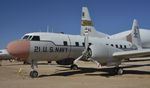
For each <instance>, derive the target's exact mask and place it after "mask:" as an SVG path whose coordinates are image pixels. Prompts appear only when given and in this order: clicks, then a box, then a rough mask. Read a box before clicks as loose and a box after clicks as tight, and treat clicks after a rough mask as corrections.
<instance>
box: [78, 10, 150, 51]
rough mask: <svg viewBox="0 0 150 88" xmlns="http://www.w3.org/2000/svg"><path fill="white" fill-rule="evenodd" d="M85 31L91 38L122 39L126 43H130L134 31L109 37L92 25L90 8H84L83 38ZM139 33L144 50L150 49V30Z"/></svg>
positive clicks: (141, 30)
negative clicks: (86, 30) (87, 31)
mask: <svg viewBox="0 0 150 88" xmlns="http://www.w3.org/2000/svg"><path fill="white" fill-rule="evenodd" d="M83 15H84V16H83ZM84 20H86V23H85V22H84ZM85 24H89V25H85ZM85 29H88V30H89V36H91V37H99V38H104V37H107V38H110V39H120V40H126V41H129V40H128V39H127V38H129V37H130V34H131V32H132V30H127V31H124V32H121V33H117V34H113V35H108V34H104V33H102V32H99V31H97V30H96V29H95V27H94V25H93V24H92V20H91V17H90V13H89V11H88V8H87V7H82V21H81V32H80V35H81V36H84V31H85ZM139 31H140V37H141V43H142V48H144V49H148V48H150V38H149V34H150V30H147V29H140V28H139ZM130 42H131V41H130Z"/></svg>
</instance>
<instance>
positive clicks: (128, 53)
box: [113, 49, 150, 59]
mask: <svg viewBox="0 0 150 88" xmlns="http://www.w3.org/2000/svg"><path fill="white" fill-rule="evenodd" d="M148 55H150V49H140V50H132V51H122V52H115V53H114V54H113V57H115V58H119V59H123V58H131V57H142V56H148Z"/></svg>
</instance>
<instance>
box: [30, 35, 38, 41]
mask: <svg viewBox="0 0 150 88" xmlns="http://www.w3.org/2000/svg"><path fill="white" fill-rule="evenodd" d="M31 40H32V41H40V36H33V38H32V39H31Z"/></svg>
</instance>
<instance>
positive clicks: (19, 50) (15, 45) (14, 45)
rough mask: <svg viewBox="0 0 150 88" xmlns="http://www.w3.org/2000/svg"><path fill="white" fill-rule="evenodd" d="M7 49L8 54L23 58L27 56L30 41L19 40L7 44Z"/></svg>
mask: <svg viewBox="0 0 150 88" xmlns="http://www.w3.org/2000/svg"><path fill="white" fill-rule="evenodd" d="M7 51H8V53H9V54H10V55H12V56H14V57H17V58H20V59H22V60H25V59H27V58H28V57H29V51H30V41H26V40H19V41H14V42H11V43H9V44H8V45H7Z"/></svg>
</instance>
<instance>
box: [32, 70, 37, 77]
mask: <svg viewBox="0 0 150 88" xmlns="http://www.w3.org/2000/svg"><path fill="white" fill-rule="evenodd" d="M30 77H32V78H37V77H38V72H37V71H35V70H34V71H31V72H30Z"/></svg>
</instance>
